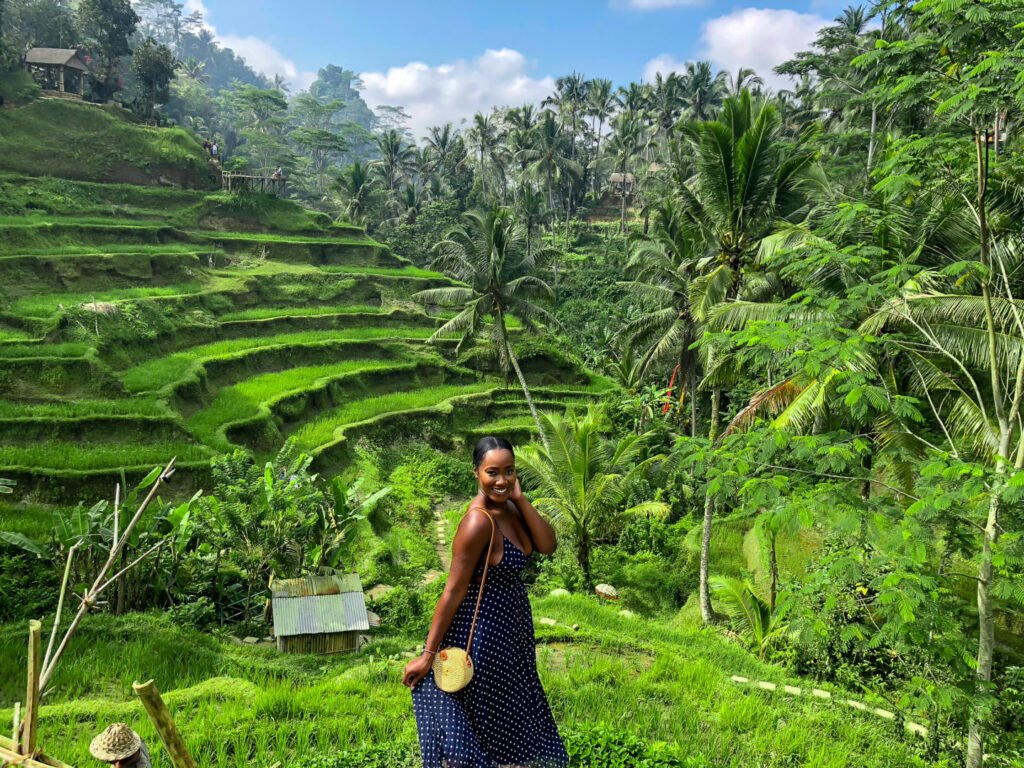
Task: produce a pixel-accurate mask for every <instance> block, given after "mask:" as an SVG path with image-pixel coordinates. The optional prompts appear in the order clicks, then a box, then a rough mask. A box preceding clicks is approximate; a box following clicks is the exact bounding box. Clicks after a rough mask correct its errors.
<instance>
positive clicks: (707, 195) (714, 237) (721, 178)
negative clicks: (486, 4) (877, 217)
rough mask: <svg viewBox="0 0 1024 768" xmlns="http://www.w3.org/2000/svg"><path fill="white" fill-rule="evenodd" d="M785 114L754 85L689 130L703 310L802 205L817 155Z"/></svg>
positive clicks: (710, 616)
mask: <svg viewBox="0 0 1024 768" xmlns="http://www.w3.org/2000/svg"><path fill="white" fill-rule="evenodd" d="M781 128H782V120H781V118H780V117H779V113H778V111H777V110H776V109H775V108H774V107H773V106H771V105H770V104H766V105H757V106H755V105H754V103H753V100H752V99H751V97H750V92H749V91H743V93H742V94H741V95H740V96H739V97H738V98H728V99H726V100H725V102H724V104H723V106H722V111H721V115H720V117H719V119H718V120H717V121H715V122H696V121H695V122H692V123H690V124H689V125H687V126H686V127H685V128H684V129H683V131H684V135H685V137H686V139H687V141H688V143H689V144H690V147H691V150H692V152H693V153H694V156H695V158H696V162H695V173H694V177H693V179H692V180H691V181H690V184H689V185H686V186H683V187H682V188H681V189H680V194H681V196H682V201H683V205H684V211H685V215H686V217H687V218H688V219H689V220H690V226H692V227H694V228H696V229H698V230H699V231H701V232H702V233H703V236H704V238H705V241H706V243H707V246H708V248H707V251H706V253H705V255H704V257H703V259H702V261H701V263H700V264H699V270H700V272H701V276H700V277H699V278H698V279H697V280H696V281H695V284H694V290H695V291H696V293H697V294H699V297H698V298H697V300H696V301H695V307H696V308H697V311H698V314H699V313H701V312H703V313H706V312H707V311H709V310H710V308H711V307H712V306H714V305H716V304H719V303H721V302H725V301H733V300H735V299H736V297H737V296H738V295H739V294H740V292H741V290H742V288H743V284H742V283H743V275H744V268H745V267H748V266H749V265H750V263H751V260H752V259H753V257H754V255H755V254H756V253H757V250H758V248H759V246H760V244H761V241H762V240H763V239H764V238H765V237H767V236H768V235H769V234H770V233H771V232H772V230H773V229H774V227H775V226H776V224H777V223H778V222H779V221H781V220H785V219H787V218H794V217H795V216H796V215H797V214H799V213H800V212H801V209H802V205H803V201H802V196H801V194H800V187H801V186H802V183H803V181H804V180H805V178H806V176H807V171H808V169H809V167H810V165H811V162H812V160H813V155H812V154H811V152H810V151H808V150H807V149H806V148H805V147H803V146H802V145H799V144H795V145H790V144H787V143H785V142H783V141H782V137H781ZM720 411H721V387H720V386H719V385H718V384H717V383H716V384H715V385H714V386H713V388H712V394H711V429H710V433H709V436H710V439H711V440H712V442H714V441H715V440H717V438H718V436H719V428H720V419H721V412H720ZM713 512H714V496H713V494H711V493H706V494H705V499H704V530H703V539H702V542H701V565H700V603H701V616H702V617H703V619H704V621H705V622H711V621H713V620H714V612H713V610H712V607H711V592H710V584H709V581H708V567H709V558H710V552H711V518H712V514H713Z"/></svg>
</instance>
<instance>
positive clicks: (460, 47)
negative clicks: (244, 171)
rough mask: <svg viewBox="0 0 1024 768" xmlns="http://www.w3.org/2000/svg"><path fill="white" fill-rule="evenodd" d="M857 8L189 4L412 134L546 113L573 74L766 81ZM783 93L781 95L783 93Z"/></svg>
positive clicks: (223, 31)
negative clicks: (356, 75)
mask: <svg viewBox="0 0 1024 768" xmlns="http://www.w3.org/2000/svg"><path fill="white" fill-rule="evenodd" d="M846 4H847V3H845V2H834V1H833V0H789V1H788V2H782V1H779V0H776V1H775V2H771V1H768V0H763V1H762V2H759V3H756V4H745V3H742V2H737V3H732V2H715V0H703V2H701V0H546V1H543V2H542V1H539V0H520V1H519V2H501V0H492V1H491V2H466V1H463V2H456V1H455V0H431V1H430V2H427V1H425V0H420V1H419V2H414V1H413V0H376V1H375V2H370V1H368V0H334V1H333V2H326V1H325V0H289V1H288V2H281V0H187V2H186V6H187V7H189V8H199V9H201V10H203V11H204V12H205V15H206V18H207V22H208V24H209V25H210V27H211V28H212V29H214V31H215V32H216V34H217V36H218V38H220V39H221V41H222V42H223V43H224V44H225V45H227V46H229V47H231V48H233V49H234V50H235V51H236V52H238V53H240V54H242V55H243V56H245V58H246V59H247V60H248V61H249V62H250V64H252V65H253V66H254V67H255V68H256V69H258V70H261V71H263V72H264V73H268V74H273V73H280V74H283V75H284V76H285V77H287V78H288V79H289V80H290V81H291V82H292V83H293V84H294V86H295V87H296V88H302V87H305V86H306V85H308V84H309V82H310V81H311V80H312V78H313V77H315V73H316V70H317V69H318V68H319V67H321V66H323V65H325V64H328V63H330V64H337V65H340V66H344V67H346V68H349V69H354V70H357V71H359V72H361V73H363V76H364V80H365V82H366V91H365V96H366V99H367V101H368V102H369V103H370V105H371V106H375V105H376V104H380V103H387V104H400V105H403V106H405V107H406V109H407V111H409V113H410V114H411V115H412V117H413V120H412V128H413V129H414V132H416V133H420V132H422V129H423V128H424V127H425V126H426V125H430V124H433V123H437V122H441V121H444V120H453V121H455V122H458V121H459V120H460V119H462V118H465V117H467V116H469V115H471V114H472V113H473V112H475V111H476V110H477V109H485V110H486V109H489V108H490V107H491V106H496V105H505V104H510V103H520V102H526V101H535V100H538V99H539V98H540V97H541V96H543V95H544V94H545V93H546V92H548V91H550V89H551V84H552V81H553V78H554V77H557V76H558V75H561V74H566V73H568V72H570V71H572V70H576V71H579V72H582V73H583V74H585V75H586V76H588V77H598V76H600V77H608V78H610V79H612V80H613V81H614V82H615V83H616V84H617V85H618V84H622V83H626V82H629V81H630V80H639V79H642V78H647V79H650V78H651V77H653V74H654V72H655V71H668V70H671V69H675V68H679V67H681V66H682V65H683V64H684V63H685V62H686V61H692V60H694V59H697V58H707V59H711V60H712V61H713V62H714V63H715V64H716V66H718V67H719V68H722V69H729V70H734V69H735V68H736V67H738V66H740V65H748V66H754V67H755V68H756V69H758V70H759V71H760V72H761V73H762V74H763V75H766V76H767V75H770V69H771V67H772V66H774V65H775V64H777V63H778V62H779V61H781V60H783V59H785V58H787V57H788V56H789V55H790V54H791V53H792V52H793V51H796V50H800V49H803V48H806V45H807V42H808V41H809V40H810V39H811V38H812V37H813V34H814V31H815V30H816V29H817V28H818V27H819V26H820V25H821V24H822V23H825V22H827V21H828V20H830V19H832V18H834V17H835V16H836V15H837V14H839V13H840V12H841V11H842V8H843V7H844V6H845V5H846ZM773 84H776V85H781V84H782V83H781V81H775V82H774V83H773Z"/></svg>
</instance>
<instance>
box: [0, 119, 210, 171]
mask: <svg viewBox="0 0 1024 768" xmlns="http://www.w3.org/2000/svg"><path fill="white" fill-rule="evenodd" d="M0 170H3V171H5V172H12V173H20V174H26V175H29V176H56V177H60V178H66V179H79V180H83V181H103V182H107V181H112V182H124V183H129V184H146V185H159V184H163V185H177V186H181V187H189V188H195V189H213V188H215V187H216V186H217V179H216V177H215V176H214V174H213V172H212V171H211V169H210V167H209V165H208V163H207V160H206V155H205V153H204V152H203V148H202V147H201V146H200V145H199V144H197V143H196V141H195V140H194V139H193V138H192V136H191V135H190V134H189V133H187V132H186V131H184V130H182V129H179V128H173V129H168V128H149V127H146V126H144V125H140V124H138V123H137V122H135V121H134V118H133V117H132V116H131V113H129V112H127V111H126V110H124V109H122V108H120V107H118V106H116V105H113V104H107V105H96V104H87V103H83V102H77V101H67V100H64V99H42V100H40V101H36V102H33V103H31V104H29V105H27V106H25V107H20V108H18V109H0Z"/></svg>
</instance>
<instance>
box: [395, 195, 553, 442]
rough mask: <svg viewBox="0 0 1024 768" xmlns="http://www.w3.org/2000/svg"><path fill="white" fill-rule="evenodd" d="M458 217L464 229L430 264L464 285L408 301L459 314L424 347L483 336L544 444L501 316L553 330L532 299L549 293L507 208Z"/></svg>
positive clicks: (445, 243) (441, 247)
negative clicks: (511, 376) (451, 337)
mask: <svg viewBox="0 0 1024 768" xmlns="http://www.w3.org/2000/svg"><path fill="white" fill-rule="evenodd" d="M463 218H464V221H465V224H464V225H463V226H461V227H457V228H456V229H453V230H452V231H451V232H449V233H448V235H447V236H446V237H445V239H444V240H442V241H441V242H440V243H438V244H437V245H436V246H435V254H436V257H435V260H434V265H435V267H436V268H437V269H439V270H441V271H442V272H444V273H445V274H447V275H448V276H449V277H452V278H454V279H456V280H459V281H461V282H463V283H465V285H462V286H452V287H448V288H434V289H432V290H427V291H420V292H419V293H417V294H415V295H414V296H413V298H414V299H416V300H417V301H421V302H423V303H425V304H439V305H441V306H444V307H456V308H458V309H459V312H458V314H457V315H455V317H453V318H452V319H451V320H449V321H448V322H446V323H445V324H444V325H442V326H441V327H440V328H438V329H437V331H436V332H435V333H434V335H433V336H431V337H430V339H428V342H433V341H437V340H438V339H440V338H442V337H444V336H445V335H447V334H451V333H461V334H462V338H461V339H460V340H459V347H461V346H462V345H463V344H465V343H466V342H467V341H470V340H472V339H474V338H477V337H479V336H480V335H481V334H483V333H485V332H486V333H488V334H489V335H490V337H491V342H492V343H493V345H494V348H495V351H496V352H497V354H498V361H499V363H500V364H501V367H502V369H503V370H504V371H505V372H506V374H507V373H508V371H509V369H511V370H513V371H515V374H516V376H517V377H518V379H519V384H520V386H522V388H523V395H524V396H525V397H526V403H527V405H528V406H529V408H530V413H531V414H533V419H534V421H535V422H536V424H537V429H538V431H539V433H540V437H541V440H543V441H545V445H546V438H545V436H544V430H543V426H542V425H541V421H540V415H539V414H538V413H537V408H536V406H535V405H534V403H533V397H532V396H531V395H530V389H529V387H528V386H527V384H526V377H525V376H523V371H522V369H521V368H520V367H519V361H518V359H517V358H516V355H515V352H514V351H513V349H512V345H511V343H510V342H509V338H508V329H507V326H506V317H507V316H508V315H510V314H511V315H515V316H516V318H518V319H519V321H520V322H521V323H522V324H523V327H524V328H525V329H526V330H528V331H537V330H538V326H537V321H538V320H541V321H544V322H548V323H551V324H553V325H556V324H557V322H558V321H557V320H555V319H554V318H553V317H552V316H551V315H550V314H549V313H548V312H547V310H545V309H543V308H542V307H540V306H538V305H537V304H535V303H534V299H535V298H538V297H541V296H546V297H551V296H552V295H553V292H552V290H551V288H550V287H549V286H548V284H547V283H545V282H544V281H543V280H542V279H541V278H540V277H538V276H537V274H536V272H537V262H536V258H535V254H528V253H527V251H526V247H525V244H526V230H525V227H523V226H522V225H521V224H519V223H518V222H517V221H516V220H515V218H514V217H513V215H512V212H511V211H510V210H509V209H508V208H502V207H499V206H494V207H492V208H490V209H489V210H486V211H468V212H466V213H465V214H463ZM488 320H491V321H492V322H490V323H488V322H487V321H488Z"/></svg>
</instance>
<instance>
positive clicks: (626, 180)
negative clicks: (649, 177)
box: [608, 171, 636, 196]
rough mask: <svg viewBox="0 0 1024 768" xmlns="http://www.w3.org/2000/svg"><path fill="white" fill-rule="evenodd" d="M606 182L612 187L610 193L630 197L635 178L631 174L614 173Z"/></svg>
mask: <svg viewBox="0 0 1024 768" xmlns="http://www.w3.org/2000/svg"><path fill="white" fill-rule="evenodd" d="M608 181H609V182H610V183H611V185H612V191H613V192H614V193H615V194H616V195H618V196H621V195H627V196H629V195H632V194H633V187H634V186H635V185H636V176H634V175H633V174H632V173H622V172H621V171H616V172H615V173H613V174H612V175H611V176H609V177H608Z"/></svg>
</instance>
